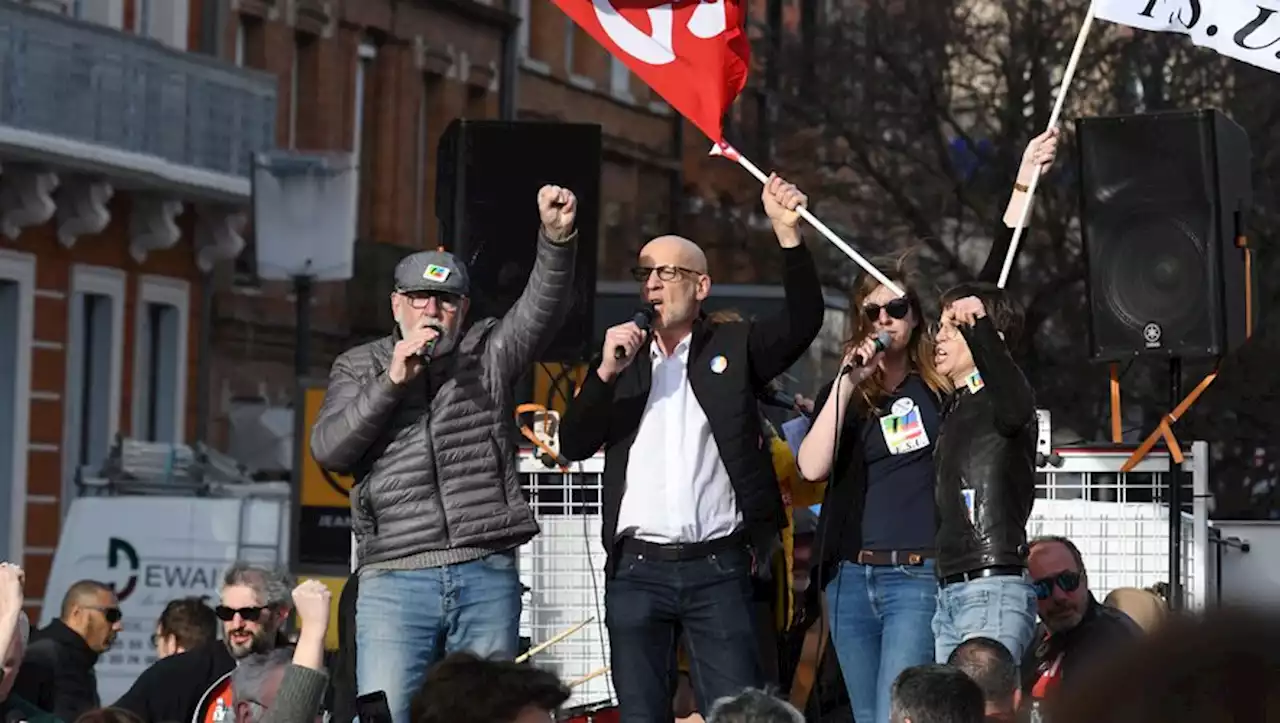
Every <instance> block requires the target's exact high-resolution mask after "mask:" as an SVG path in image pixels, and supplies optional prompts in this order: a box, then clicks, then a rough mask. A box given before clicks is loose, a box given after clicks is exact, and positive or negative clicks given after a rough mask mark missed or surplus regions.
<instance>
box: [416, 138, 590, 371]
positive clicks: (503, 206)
mask: <svg viewBox="0 0 1280 723" xmlns="http://www.w3.org/2000/svg"><path fill="white" fill-rule="evenodd" d="M600 163H601V131H600V126H599V125H595V124H578V123H541V122H523V121H522V122H508V121H487V120H485V121H473V120H462V119H459V120H455V121H453V122H452V123H450V124H449V127H448V128H446V129H445V132H444V134H443V135H442V136H441V138H440V143H439V145H438V147H437V149H436V218H437V219H438V220H439V223H440V239H441V243H442V244H443V245H444V246H446V247H447V248H448V250H449V251H451V252H453V253H454V254H456V255H457V256H458V258H460V259H462V260H463V262H465V263H466V264H467V270H468V272H469V273H470V275H471V311H470V318H472V319H480V318H484V317H486V316H496V317H501V316H502V315H503V314H505V313H506V312H507V310H509V309H510V308H511V306H512V305H513V304H515V302H516V299H518V298H520V294H521V292H523V291H524V286H525V283H526V282H528V280H529V274H530V273H531V272H532V271H533V263H534V259H535V257H536V251H537V245H536V244H537V234H538V227H539V226H540V224H541V222H540V221H539V219H538V201H537V198H538V189H540V188H542V186H544V185H546V184H552V185H556V186H562V187H564V188H568V189H569V190H571V191H573V193H574V195H575V196H577V199H578V212H577V216H576V218H575V220H574V225H575V227H576V228H577V230H578V242H577V245H578V251H577V261H576V265H575V267H574V274H573V280H574V288H573V304H572V306H571V307H570V309H569V312H568V315H567V316H566V317H565V318H564V319H563V320H562V321H563V323H562V325H561V326H560V328H559V330H558V332H557V333H556V335H555V336H554V337H552V338H551V339H548V340H546V341H545V342H544V343H543V345H542V349H541V353H540V355H539V361H548V362H551V361H555V362H574V361H580V360H582V359H584V358H586V356H587V354H588V349H587V346H588V344H589V343H590V342H591V330H592V329H593V328H594V322H595V319H594V317H593V315H594V309H595V293H596V244H597V235H598V234H599V229H600Z"/></svg>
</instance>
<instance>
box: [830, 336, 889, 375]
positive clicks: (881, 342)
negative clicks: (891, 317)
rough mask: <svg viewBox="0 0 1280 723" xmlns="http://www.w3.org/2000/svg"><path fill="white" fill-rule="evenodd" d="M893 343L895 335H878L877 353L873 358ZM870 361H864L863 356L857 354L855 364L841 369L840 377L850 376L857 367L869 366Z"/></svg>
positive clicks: (874, 353)
mask: <svg viewBox="0 0 1280 723" xmlns="http://www.w3.org/2000/svg"><path fill="white" fill-rule="evenodd" d="M892 343H893V335H892V334H890V333H889V332H887V331H882V332H880V333H879V334H876V342H875V351H873V352H872V356H874V355H876V354H879V353H880V352H882V351H884V350H885V349H888V348H889V345H890V344H892ZM868 361H869V360H868V359H863V358H862V355H861V354H855V355H854V357H853V364H845V365H844V367H843V368H841V369H840V375H841V376H844V375H845V374H848V373H849V372H851V371H853V368H854V367H855V366H857V367H864V366H866V365H867V362H868Z"/></svg>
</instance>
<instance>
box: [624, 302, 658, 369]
mask: <svg viewBox="0 0 1280 723" xmlns="http://www.w3.org/2000/svg"><path fill="white" fill-rule="evenodd" d="M657 311H658V310H657V308H656V307H655V306H654V304H652V303H649V304H645V305H644V306H642V307H640V308H639V309H637V310H636V315H635V316H633V317H631V323H633V324H635V325H636V326H638V327H640V331H644V332H647V331H649V327H650V326H651V325H652V324H653V315H654V314H656V313H657ZM613 358H614V359H626V358H627V350H626V348H625V347H623V346H622V345H621V344H619V345H617V346H615V347H614V348H613Z"/></svg>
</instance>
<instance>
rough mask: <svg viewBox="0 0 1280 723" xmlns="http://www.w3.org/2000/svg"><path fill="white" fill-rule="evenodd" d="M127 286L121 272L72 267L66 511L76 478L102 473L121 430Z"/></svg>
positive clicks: (68, 360) (68, 348) (65, 470)
mask: <svg viewBox="0 0 1280 723" xmlns="http://www.w3.org/2000/svg"><path fill="white" fill-rule="evenodd" d="M124 286H125V275H124V272H123V271H121V270H120V269H115V268H109V267H104V266H86V265H76V266H74V267H72V270H71V293H70V294H69V295H68V297H67V306H68V310H69V314H68V315H69V319H68V323H67V343H66V353H67V384H66V388H65V394H66V410H65V411H66V414H65V421H66V430H65V431H66V438H65V440H64V444H63V465H64V478H63V495H62V500H63V509H64V510H65V509H66V508H67V507H68V506H69V505H70V503H71V500H72V499H73V498H74V497H75V495H76V485H75V481H76V475H77V472H78V471H79V470H80V469H81V468H82V467H89V468H91V470H92V471H93V472H94V473H96V472H97V470H98V468H99V467H101V465H102V462H103V460H105V459H106V458H107V453H108V452H110V450H111V444H112V442H113V440H114V439H115V436H116V432H117V431H119V428H120V387H121V376H122V370H123V364H124V299H125V293H124Z"/></svg>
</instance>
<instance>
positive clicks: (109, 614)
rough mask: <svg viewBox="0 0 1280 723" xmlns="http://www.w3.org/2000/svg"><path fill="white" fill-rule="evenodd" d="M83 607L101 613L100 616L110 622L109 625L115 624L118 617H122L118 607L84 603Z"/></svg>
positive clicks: (118, 620) (122, 614)
mask: <svg viewBox="0 0 1280 723" xmlns="http://www.w3.org/2000/svg"><path fill="white" fill-rule="evenodd" d="M84 608H85V609H87V610H97V611H98V612H100V613H102V617H104V618H106V619H107V622H108V623H110V624H111V625H115V624H116V623H118V622H120V619H121V618H123V617H124V613H122V612H120V608H118V607H107V606H104V605H85V606H84Z"/></svg>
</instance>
